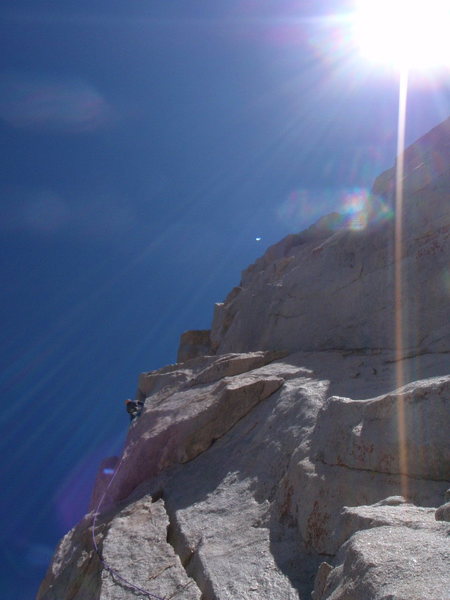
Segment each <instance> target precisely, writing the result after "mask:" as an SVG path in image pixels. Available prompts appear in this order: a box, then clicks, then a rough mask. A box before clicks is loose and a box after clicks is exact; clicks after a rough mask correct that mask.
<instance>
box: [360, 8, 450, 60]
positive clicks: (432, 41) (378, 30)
mask: <svg viewBox="0 0 450 600" xmlns="http://www.w3.org/2000/svg"><path fill="white" fill-rule="evenodd" d="M354 29H355V37H356V41H357V43H358V45H359V47H360V49H361V52H362V53H363V55H364V56H365V57H366V58H368V59H370V60H372V61H375V62H382V63H385V64H390V65H392V66H395V67H398V68H402V69H405V68H406V69H413V68H419V69H420V68H430V67H440V66H449V65H450V33H449V32H450V0H427V1H426V2H425V1H423V0H422V1H421V0H359V1H357V4H356V12H355V18H354Z"/></svg>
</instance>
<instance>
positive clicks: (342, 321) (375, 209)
mask: <svg viewBox="0 0 450 600" xmlns="http://www.w3.org/2000/svg"><path fill="white" fill-rule="evenodd" d="M395 176H396V174H395V169H391V170H389V171H387V172H386V173H383V174H382V175H381V176H380V177H379V178H378V179H377V180H376V182H375V185H374V188H373V196H372V198H371V199H369V201H368V204H367V206H366V207H365V209H364V210H362V212H361V214H359V215H355V217H354V218H353V220H352V221H350V222H348V221H347V222H344V223H342V224H341V225H339V219H337V218H336V215H330V216H329V217H328V218H327V219H322V220H321V221H319V222H318V223H317V224H316V225H314V226H312V227H310V228H309V229H308V230H306V231H304V232H302V233H300V234H297V235H290V236H288V237H287V238H285V239H284V240H282V241H281V242H280V243H278V244H276V245H275V246H273V247H271V248H269V250H268V251H267V252H266V254H265V255H264V256H263V257H262V258H260V259H258V260H257V261H256V262H255V263H254V264H253V265H251V266H250V267H249V268H248V269H247V270H246V271H244V273H243V275H242V280H241V283H240V285H239V286H238V287H236V288H234V290H233V291H232V292H231V293H230V294H229V296H228V297H227V298H226V300H225V302H223V303H220V304H217V305H216V309H215V316H214V320H213V325H212V334H211V340H212V348H213V350H214V351H215V352H217V353H219V354H220V353H223V352H248V351H250V350H260V349H278V350H289V351H291V352H293V351H296V350H327V349H330V348H341V349H356V348H382V349H386V348H394V347H395V345H396V335H395V331H396V325H395V323H396V302H395V270H396V266H395V224H394V220H395V215H394V212H395ZM449 190H450V120H447V121H445V122H444V123H443V124H442V125H440V126H439V127H437V128H435V129H434V130H432V131H431V132H430V133H428V134H427V135H426V136H425V137H424V138H423V139H421V140H419V141H418V142H416V144H414V145H412V146H411V147H410V148H408V149H407V150H406V153H405V172H404V192H405V195H404V202H403V210H402V212H401V215H400V218H401V221H402V225H403V227H402V229H403V236H402V243H401V263H400V266H401V283H402V297H401V301H400V306H401V319H402V326H403V341H402V345H403V347H404V351H405V352H416V351H437V350H439V351H444V350H450V319H449V318H448V307H449V299H450V283H449V279H450V271H449V256H450V202H449ZM388 207H391V208H388Z"/></svg>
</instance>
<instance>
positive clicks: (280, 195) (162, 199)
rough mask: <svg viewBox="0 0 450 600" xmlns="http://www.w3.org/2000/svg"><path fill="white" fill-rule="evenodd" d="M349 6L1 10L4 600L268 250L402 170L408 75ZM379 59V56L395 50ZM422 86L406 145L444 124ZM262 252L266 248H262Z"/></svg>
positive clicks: (7, 2)
mask: <svg viewBox="0 0 450 600" xmlns="http://www.w3.org/2000/svg"><path fill="white" fill-rule="evenodd" d="M351 7H352V3H351V2H339V1H337V0H336V2H331V1H328V2H322V1H320V0H318V1H315V2H312V1H309V2H308V1H304V2H301V1H297V2H294V1H283V0H277V1H276V2H275V1H267V0H258V1H256V0H226V1H225V0H224V1H217V2H215V1H213V0H207V1H206V0H204V1H203V0H183V1H177V0H170V1H168V0H154V1H149V2H143V1H142V0H141V1H139V2H134V1H130V0H128V1H127V2H124V1H123V2H122V1H121V2H119V1H117V0H116V1H111V0H110V1H108V2H106V1H104V2H103V1H101V0H89V2H87V1H82V0H77V2H75V1H73V0H66V1H62V0H61V1H60V2H58V3H54V2H50V1H47V2H46V1H43V0H39V1H36V0H33V2H31V1H29V2H27V1H24V0H14V1H12V0H4V1H3V3H2V7H1V8H0V17H1V25H0V27H1V32H0V39H1V46H2V51H1V52H0V135H1V153H2V156H1V159H2V160H1V162H0V194H1V207H0V234H1V240H0V244H1V246H0V250H1V252H0V265H1V269H2V284H3V285H2V289H1V290H0V303H1V310H2V315H3V325H2V333H3V340H2V344H1V345H0V353H1V365H2V373H1V378H0V385H1V389H2V402H3V410H2V415H1V425H2V435H1V437H0V443H1V447H2V454H3V457H4V459H3V461H2V466H1V467H0V473H1V477H2V490H3V493H2V498H1V501H0V502H1V511H0V514H1V515H2V519H4V523H3V524H2V527H1V528H0V531H1V536H2V538H1V545H0V552H1V556H0V569H1V570H2V573H1V574H0V575H1V577H0V579H1V581H2V582H3V583H2V586H5V589H4V591H3V596H4V597H7V598H8V600H29V598H30V597H32V596H33V594H34V593H35V591H36V589H37V585H38V582H39V580H40V579H41V578H42V576H43V573H44V571H45V567H46V565H47V562H48V560H49V558H50V554H51V552H52V550H53V547H54V545H55V543H56V541H57V540H58V539H59V537H61V535H63V534H64V533H65V531H67V529H68V528H69V527H71V526H72V525H73V524H74V523H75V522H76V520H77V519H78V518H79V517H80V516H81V515H82V514H83V513H84V512H85V509H86V502H87V499H88V497H89V492H90V489H91V486H92V478H93V475H94V473H95V470H96V468H97V465H98V463H99V461H100V460H101V459H102V458H103V457H105V456H107V455H109V454H111V453H113V452H116V451H118V449H119V448H120V444H121V443H122V440H123V437H124V435H125V433H126V429H127V425H128V422H127V416H126V414H125V412H124V408H123V401H124V399H125V398H127V397H131V396H133V394H134V391H135V388H136V382H137V376H138V374H139V373H140V372H141V371H145V370H151V369H155V368H158V367H160V366H163V365H165V364H167V363H171V362H174V361H175V359H176V350H177V345H178V337H179V335H180V333H181V332H182V331H184V330H186V329H195V328H207V327H209V325H210V322H211V317H212V310H213V304H214V302H216V301H221V300H223V298H224V297H225V295H226V294H227V292H228V291H229V290H230V289H231V288H232V287H233V286H234V285H236V284H237V283H238V282H239V277H240V271H241V270H242V269H243V268H245V267H246V266H247V265H248V264H249V263H251V262H252V261H254V260H255V258H256V257H257V256H259V255H260V254H261V253H262V252H263V251H264V250H265V248H267V246H268V245H270V244H272V243H274V242H276V241H278V240H279V239H280V238H281V237H283V236H284V235H286V234H287V233H290V232H295V231H299V230H301V229H303V228H304V227H306V226H308V225H310V224H311V223H312V222H313V221H314V220H316V219H317V218H318V217H320V216H322V215H323V214H326V213H328V212H331V211H334V210H339V209H340V208H341V207H342V206H343V205H344V204H345V200H346V198H348V196H349V194H354V193H359V192H358V191H362V192H364V191H367V190H368V189H369V188H370V186H371V184H372V182H373V179H374V177H375V176H376V175H377V174H379V173H380V172H381V171H382V170H384V169H385V168H388V167H390V166H391V165H392V164H393V161H394V158H395V143H396V141H395V140H396V122H397V85H398V82H397V78H396V75H395V73H394V72H393V71H392V70H390V69H389V68H384V69H380V68H374V67H373V66H370V65H368V64H365V63H364V61H363V60H362V59H360V58H359V57H358V55H357V52H356V49H355V48H354V45H353V44H352V41H351V38H350V36H349V32H348V27H347V26H346V25H345V23H341V22H339V21H338V20H336V19H332V20H330V19H329V18H325V17H326V15H330V14H334V15H336V14H342V13H345V12H347V11H348V10H350V9H351ZM380 43H381V42H380ZM449 98H450V89H449V85H448V83H445V80H443V79H437V78H435V77H431V76H427V77H425V76H424V75H422V76H420V77H419V76H412V77H411V83H410V97H409V105H408V126H407V139H408V141H413V140H414V139H416V138H417V137H419V136H420V135H422V134H424V133H425V132H426V131H428V130H429V129H430V128H431V127H433V126H434V125H436V124H438V123H439V122H440V121H442V120H443V119H445V118H446V117H448V113H449V108H448V107H449ZM256 238H261V240H260V241H257V240H256Z"/></svg>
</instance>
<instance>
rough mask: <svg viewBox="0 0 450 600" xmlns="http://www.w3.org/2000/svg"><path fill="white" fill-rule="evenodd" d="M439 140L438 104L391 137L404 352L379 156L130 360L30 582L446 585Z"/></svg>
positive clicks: (210, 596)
mask: <svg viewBox="0 0 450 600" xmlns="http://www.w3.org/2000/svg"><path fill="white" fill-rule="evenodd" d="M449 159H450V120H448V121H446V122H445V123H443V124H442V125H440V126H439V127H437V128H436V129H434V130H432V131H431V132H430V133H429V134H427V135H426V136H424V138H422V139H421V140H419V141H418V142H417V143H416V144H414V145H413V146H412V147H411V148H409V149H408V150H407V151H406V153H405V165H406V170H405V179H404V188H405V202H404V215H403V223H404V240H403V246H402V253H401V265H402V269H401V272H402V278H403V286H402V289H403V300H402V308H403V311H402V315H403V316H402V321H403V330H404V343H403V348H402V352H401V353H400V354H399V352H398V350H396V347H395V314H394V312H395V311H394V307H395V301H394V275H395V271H396V269H395V264H394V263H395V261H394V252H393V246H394V221H393V219H392V218H391V215H392V207H393V200H394V198H393V189H394V187H393V183H392V182H393V180H394V178H395V173H394V172H393V171H387V172H386V173H384V174H382V175H381V176H380V177H379V178H378V179H377V181H376V182H375V185H374V194H376V200H375V196H374V200H373V204H370V203H368V204H366V205H365V206H363V207H361V210H360V212H359V213H358V214H354V215H353V216H352V219H351V220H350V221H349V220H347V222H342V220H341V219H340V217H339V216H338V215H331V216H329V217H326V218H324V219H321V220H320V221H319V222H318V223H317V224H316V225H314V226H313V227H311V228H309V229H308V230H307V231H305V232H302V233H300V234H295V235H291V236H288V237H287V238H285V239H284V240H282V241H281V242H280V243H279V244H277V245H275V246H273V247H272V248H270V249H269V250H268V251H267V252H266V254H265V255H264V256H263V257H262V258H260V259H259V260H258V261H257V262H256V263H255V264H254V265H252V266H251V267H249V268H248V269H247V270H246V271H245V272H244V273H243V277H242V281H241V283H240V285H239V286H238V287H237V288H235V289H234V290H233V291H232V292H231V293H230V295H229V296H228V298H227V299H226V300H225V302H224V303H221V304H219V305H217V307H216V313H215V316H214V321H213V324H212V329H211V331H210V332H208V331H201V332H187V333H185V334H183V336H182V339H181V344H180V351H179V362H178V363H177V364H175V365H170V366H168V367H165V368H163V369H160V370H158V371H154V372H150V373H144V374H142V375H141V376H140V378H139V383H138V392H137V398H138V399H141V400H143V401H144V407H143V411H142V414H141V416H140V417H139V418H138V419H136V420H134V421H133V422H132V424H131V426H130V431H129V434H128V438H127V441H126V444H125V447H124V451H123V455H122V456H121V457H119V458H110V459H107V460H105V462H104V463H103V464H102V466H101V469H100V472H99V476H98V479H97V483H96V487H95V490H94V491H93V497H92V504H91V510H90V512H89V513H88V514H87V515H86V516H85V518H84V519H83V520H82V521H81V522H80V523H79V524H78V525H77V526H76V527H75V528H74V529H73V530H71V531H70V532H69V533H68V534H67V535H66V536H65V537H64V538H63V540H62V541H61V543H60V544H59V546H58V548H57V550H56V553H55V556H54V559H53V561H52V564H51V565H50V567H49V570H48V573H47V575H46V577H45V580H44V581H43V582H42V585H41V587H40V590H39V593H38V597H37V598H38V600H135V599H136V598H137V597H141V598H156V599H158V598H159V599H165V600H169V598H170V599H172V598H174V599H177V598H180V600H181V599H192V600H194V599H198V600H236V599H238V598H239V599H240V600H264V599H267V600H306V599H309V598H313V599H314V600H349V599H351V600H368V599H370V600H378V599H379V600H382V599H387V598H389V599H390V600H425V599H432V600H448V598H449V595H448V594H449V590H450V569H449V564H450V562H449V561H450V554H449V546H448V539H449V538H448V536H449V534H450V522H449V521H450V504H449V502H450V496H449V492H448V491H447V490H449V488H450V435H449V429H450V428H449V414H450V374H449V373H450V319H449V305H450V302H449V300H450V265H449V256H450V252H449V250H450V202H449V199H450V162H449ZM374 206H376V207H378V208H377V210H375V209H374V208H373V207H374ZM371 207H372V208H371ZM397 271H398V269H397Z"/></svg>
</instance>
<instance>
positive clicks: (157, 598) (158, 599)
mask: <svg viewBox="0 0 450 600" xmlns="http://www.w3.org/2000/svg"><path fill="white" fill-rule="evenodd" d="M123 458H124V455H123V454H122V458H121V459H120V461H119V464H118V465H117V468H116V469H115V471H114V475H113V476H112V477H111V480H110V482H109V483H108V485H107V486H106V488H105V491H104V492H103V494H102V496H101V498H100V501H99V503H98V505H97V508H96V510H95V512H94V518H93V520H92V544H93V546H94V550H95V553H96V554H97V556H98V558H99V560H100V562H101V563H102V565H103V567H104V568H105V569H106V570H107V571H108V573H109V574H110V575H111V576H112V578H113V579H114V580H117V581H119V582H120V583H122V584H123V585H125V586H126V587H128V588H130V589H132V590H134V591H135V592H138V593H139V594H141V595H142V596H147V598H153V599H154V600H166V599H165V598H161V596H157V595H156V594H153V593H152V592H149V591H148V590H145V589H144V588H141V587H139V586H138V585H134V583H131V581H128V580H127V579H125V577H122V575H121V574H120V573H119V572H118V571H117V570H116V569H114V568H113V567H111V565H110V564H108V563H107V561H106V560H105V559H104V558H103V555H102V553H101V551H100V549H99V547H98V545H97V540H96V539H95V525H96V523H97V517H98V515H99V512H100V507H101V505H102V504H103V501H104V500H105V498H106V494H107V493H108V490H109V488H110V487H111V484H112V482H113V481H114V479H115V478H116V475H117V473H118V472H119V469H120V467H121V466H122V463H123Z"/></svg>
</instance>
